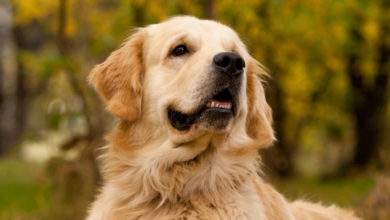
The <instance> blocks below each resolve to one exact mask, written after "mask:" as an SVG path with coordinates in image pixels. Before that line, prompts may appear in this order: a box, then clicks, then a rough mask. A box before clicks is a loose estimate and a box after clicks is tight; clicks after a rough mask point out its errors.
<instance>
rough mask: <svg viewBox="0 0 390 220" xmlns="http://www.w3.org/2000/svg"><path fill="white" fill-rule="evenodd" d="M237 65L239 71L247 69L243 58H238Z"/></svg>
mask: <svg viewBox="0 0 390 220" xmlns="http://www.w3.org/2000/svg"><path fill="white" fill-rule="evenodd" d="M235 64H236V68H237V70H242V69H243V68H244V67H245V61H244V60H243V59H242V58H241V57H238V59H237V60H236V63H235Z"/></svg>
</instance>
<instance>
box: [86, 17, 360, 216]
mask: <svg viewBox="0 0 390 220" xmlns="http://www.w3.org/2000/svg"><path fill="white" fill-rule="evenodd" d="M264 74H265V73H264V71H263V68H262V67H261V65H260V64H259V63H258V62H257V61H256V60H255V59H254V58H253V57H252V56H251V55H250V54H249V53H248V51H247V50H246V48H245V45H244V44H243V43H242V42H241V40H240V38H239V37H238V35H237V34H236V33H235V32H234V31H233V30H232V29H231V28H229V27H227V26H225V25H223V24H220V23H218V22H215V21H210V20H200V19H198V18H195V17H189V16H181V17H175V18H172V19H169V20H167V21H165V22H162V23H159V24H152V25H149V26H147V27H144V28H140V29H137V31H136V32H135V33H134V34H133V35H132V36H131V37H130V38H129V39H128V40H127V41H126V42H125V43H124V44H123V45H122V46H121V47H120V48H119V49H118V50H116V51H114V52H113V53H112V54H111V55H110V56H109V57H108V58H107V59H106V60H105V61H104V62H103V63H102V64H99V65H97V66H96V67H95V68H94V69H93V70H92V72H91V73H90V76H89V80H90V83H91V84H93V85H94V87H95V89H96V90H97V92H98V93H99V94H100V96H101V97H102V99H103V100H104V102H105V104H106V107H107V110H108V111H109V112H111V113H112V114H113V115H115V116H116V117H117V118H118V123H117V125H116V127H115V129H114V130H113V131H112V132H111V133H110V134H109V135H108V137H107V139H108V141H109V144H108V146H106V147H105V151H104V154H103V155H102V163H103V164H102V165H103V167H102V168H103V170H102V172H103V177H104V184H103V186H102V189H101V191H100V193H99V195H98V196H97V198H96V201H95V202H94V203H93V205H92V207H91V210H90V212H89V216H88V217H87V219H88V220H98V219H119V220H120V219H161V220H163V219H207V220H209V219H211V220H212V219H332V220H334V219H357V217H355V216H354V214H353V213H350V212H348V211H345V210H342V209H340V208H337V207H335V206H331V207H323V206H320V205H318V204H311V203H308V202H304V201H296V202H292V203H290V202H289V201H287V200H286V199H285V198H284V197H283V196H282V195H281V194H279V193H278V192H276V191H275V190H274V189H273V188H272V187H271V186H270V185H268V184H267V183H265V182H264V181H263V180H262V179H261V177H260V176H259V175H258V169H259V163H258V162H259V156H258V151H259V149H262V148H265V147H268V146H270V145H271V144H272V143H273V141H274V140H275V137H274V132H273V129H272V113H271V109H270V107H269V106H268V104H267V102H266V99H265V95H264V89H263V86H262V81H261V80H260V78H261V76H262V75H264Z"/></svg>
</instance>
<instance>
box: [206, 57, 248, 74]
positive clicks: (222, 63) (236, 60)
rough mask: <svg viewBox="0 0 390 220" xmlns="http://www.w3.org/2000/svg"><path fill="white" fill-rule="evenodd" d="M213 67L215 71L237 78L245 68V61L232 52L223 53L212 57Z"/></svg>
mask: <svg viewBox="0 0 390 220" xmlns="http://www.w3.org/2000/svg"><path fill="white" fill-rule="evenodd" d="M213 62H214V65H215V67H216V68H217V69H219V70H221V71H223V72H224V73H226V74H229V75H231V76H238V75H240V74H241V73H242V70H243V68H244V67H245V61H244V60H243V59H242V57H241V56H240V55H238V54H237V53H233V52H223V53H219V54H217V55H215V56H214V59H213Z"/></svg>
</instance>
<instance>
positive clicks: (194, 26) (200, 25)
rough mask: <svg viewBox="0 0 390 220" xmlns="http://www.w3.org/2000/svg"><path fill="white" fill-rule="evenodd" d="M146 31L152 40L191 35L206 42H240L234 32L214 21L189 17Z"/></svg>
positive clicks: (150, 27)
mask: <svg viewBox="0 0 390 220" xmlns="http://www.w3.org/2000/svg"><path fill="white" fill-rule="evenodd" d="M147 30H148V32H149V34H150V36H151V37H152V38H153V37H158V38H160V39H161V37H163V36H167V38H169V37H168V36H173V35H175V34H192V35H194V36H195V37H199V38H201V37H202V36H203V37H206V38H207V40H208V41H210V40H212V39H222V40H225V41H226V40H230V41H235V42H237V41H240V38H239V37H238V35H237V34H236V32H235V31H234V30H232V29H231V28H230V27H228V26H226V25H224V24H221V23H219V22H216V21H211V20H203V19H198V18H195V17H191V16H179V17H174V18H171V19H169V20H167V21H164V22H162V23H158V24H153V25H150V26H148V27H147Z"/></svg>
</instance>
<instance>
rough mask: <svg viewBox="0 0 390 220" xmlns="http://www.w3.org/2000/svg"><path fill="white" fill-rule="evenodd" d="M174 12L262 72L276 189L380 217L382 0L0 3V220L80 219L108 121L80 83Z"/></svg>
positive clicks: (387, 24)
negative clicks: (212, 27)
mask: <svg viewBox="0 0 390 220" xmlns="http://www.w3.org/2000/svg"><path fill="white" fill-rule="evenodd" d="M179 14H187V15H195V16H198V17H201V18H209V19H215V20H219V21H221V22H223V23H225V24H228V25H230V26H232V27H233V29H235V30H236V31H237V32H238V33H239V34H240V36H241V38H242V39H243V41H244V42H245V43H246V44H247V45H248V48H249V50H250V51H251V53H252V54H253V55H254V56H255V57H256V58H257V59H258V60H259V61H260V62H262V63H263V64H264V65H265V66H266V67H267V68H268V69H269V71H270V75H271V78H270V79H268V80H267V81H268V82H267V83H266V85H265V86H266V92H267V98H268V100H269V102H270V104H271V106H272V108H273V111H274V119H275V123H274V128H275V130H276V132H277V138H278V142H277V143H276V144H275V145H274V146H273V147H272V148H270V149H267V150H264V151H262V152H260V153H261V154H262V155H263V161H264V166H263V172H264V173H265V174H266V178H267V179H268V180H269V181H270V182H272V183H273V184H274V185H275V186H276V188H277V189H278V190H279V191H281V192H282V193H284V194H285V195H286V196H287V197H288V198H289V199H295V198H297V197H300V198H305V199H309V200H312V201H322V202H323V203H324V204H332V203H335V204H338V205H341V206H344V207H349V208H352V209H355V210H357V211H358V213H359V214H360V215H361V216H364V217H365V218H366V219H390V180H389V174H390V108H389V106H390V102H389V94H390V91H389V90H390V89H389V87H390V86H389V83H390V82H389V81H390V80H389V77H390V76H389V75H390V60H389V59H390V1H388V0H370V1H369V0H337V1H336V0H333V1H332V0H329V1H320V0H289V1H286V0H241V1H235V0H220V1H216V0H194V1H188V0H170V1H163V0H154V1H146V0H133V1H132V0H117V1H112V0H83V1H77V0H0V219H82V218H83V217H84V216H85V212H86V210H87V206H88V204H89V202H90V201H91V200H92V199H93V195H94V193H95V192H96V187H97V186H98V185H99V184H100V183H101V182H100V180H101V178H100V176H99V173H98V171H97V162H96V160H95V158H96V157H97V155H98V154H99V153H98V151H97V150H96V149H97V148H98V147H100V146H102V145H103V144H104V140H103V139H102V137H103V136H104V133H105V131H107V130H108V129H110V127H111V126H112V124H113V122H114V119H113V118H111V116H109V115H108V114H107V113H105V112H104V107H103V106H102V104H101V102H100V100H99V98H98V97H97V96H96V95H95V93H94V92H93V91H92V89H91V88H90V87H89V86H88V85H87V82H86V80H85V78H86V75H87V74H88V72H89V70H90V69H91V68H92V66H93V65H95V64H97V63H99V62H101V61H102V60H104V58H105V57H107V56H108V55H109V53H110V52H111V51H112V50H114V49H115V48H117V47H118V46H119V45H120V43H121V42H122V41H123V40H124V39H125V38H126V37H127V36H128V34H129V33H130V31H131V29H132V28H134V27H138V26H144V25H147V24H150V23H156V22H159V21H161V20H164V19H166V18H169V17H170V16H174V15H179Z"/></svg>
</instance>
